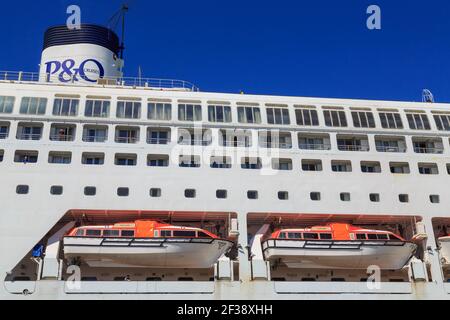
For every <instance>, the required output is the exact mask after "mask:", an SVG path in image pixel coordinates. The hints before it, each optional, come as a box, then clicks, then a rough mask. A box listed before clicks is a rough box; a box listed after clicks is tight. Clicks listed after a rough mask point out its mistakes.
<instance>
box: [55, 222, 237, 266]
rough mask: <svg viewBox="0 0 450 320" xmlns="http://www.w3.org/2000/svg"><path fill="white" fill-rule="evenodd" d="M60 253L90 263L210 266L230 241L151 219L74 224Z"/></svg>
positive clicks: (231, 243) (200, 231)
mask: <svg viewBox="0 0 450 320" xmlns="http://www.w3.org/2000/svg"><path fill="white" fill-rule="evenodd" d="M63 242H64V257H65V258H66V259H68V260H73V259H76V260H81V261H82V262H84V263H86V264H87V265H89V266H91V267H115V268H117V267H154V268H210V267H212V266H213V265H214V263H216V262H217V260H218V259H219V258H220V257H221V256H222V255H223V254H225V253H227V252H228V251H229V250H230V248H231V247H232V245H233V242H231V241H229V240H226V239H220V238H219V237H217V236H216V235H214V234H212V233H210V232H208V231H206V230H203V229H199V228H191V227H180V226H174V225H170V224H165V223H160V222H158V221H153V220H137V221H135V222H125V223H116V224H114V225H105V226H83V227H78V228H74V229H73V230H71V231H70V232H69V233H68V235H67V236H65V237H64V241H63Z"/></svg>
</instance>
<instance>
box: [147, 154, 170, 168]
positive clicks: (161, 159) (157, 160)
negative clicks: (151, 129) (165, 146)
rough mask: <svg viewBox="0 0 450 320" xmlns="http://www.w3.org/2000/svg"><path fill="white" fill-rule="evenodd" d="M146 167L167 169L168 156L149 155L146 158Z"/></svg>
mask: <svg viewBox="0 0 450 320" xmlns="http://www.w3.org/2000/svg"><path fill="white" fill-rule="evenodd" d="M147 166H149V167H168V166H169V155H167V154H149V155H148V156H147Z"/></svg>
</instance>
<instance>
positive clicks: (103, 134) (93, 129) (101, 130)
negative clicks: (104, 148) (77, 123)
mask: <svg viewBox="0 0 450 320" xmlns="http://www.w3.org/2000/svg"><path fill="white" fill-rule="evenodd" d="M107 139H108V127H107V126H91V125H88V126H85V127H84V128H83V141H84V142H105V141H106V140H107Z"/></svg>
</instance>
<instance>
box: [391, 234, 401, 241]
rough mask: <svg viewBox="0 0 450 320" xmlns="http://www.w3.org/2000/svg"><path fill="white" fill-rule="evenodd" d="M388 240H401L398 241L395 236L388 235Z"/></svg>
mask: <svg viewBox="0 0 450 320" xmlns="http://www.w3.org/2000/svg"><path fill="white" fill-rule="evenodd" d="M389 240H397V241H401V239H400V238H399V237H397V236H396V235H394V234H390V235H389Z"/></svg>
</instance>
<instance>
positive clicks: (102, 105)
mask: <svg viewBox="0 0 450 320" xmlns="http://www.w3.org/2000/svg"><path fill="white" fill-rule="evenodd" d="M110 107H111V101H109V100H87V101H86V106H85V109H84V116H85V117H88V118H108V117H109V109H110Z"/></svg>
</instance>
